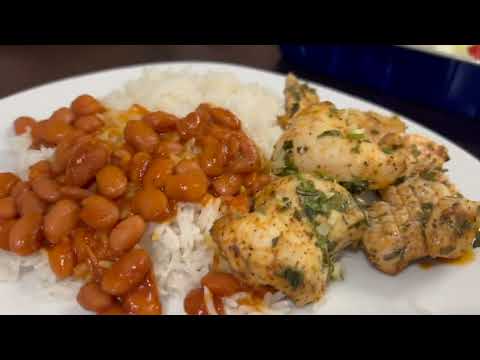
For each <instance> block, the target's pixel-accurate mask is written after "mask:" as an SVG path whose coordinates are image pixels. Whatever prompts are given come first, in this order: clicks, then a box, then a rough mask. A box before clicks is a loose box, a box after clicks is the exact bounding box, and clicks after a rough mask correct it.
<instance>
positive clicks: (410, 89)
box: [280, 45, 480, 118]
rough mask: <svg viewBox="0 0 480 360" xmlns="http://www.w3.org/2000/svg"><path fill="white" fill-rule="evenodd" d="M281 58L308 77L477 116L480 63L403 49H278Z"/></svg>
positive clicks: (407, 48) (324, 46)
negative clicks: (367, 88)
mask: <svg viewBox="0 0 480 360" xmlns="http://www.w3.org/2000/svg"><path fill="white" fill-rule="evenodd" d="M280 47H281V50H282V54H283V56H284V59H285V60H286V61H287V62H288V63H290V64H292V65H293V66H294V67H298V68H299V69H301V70H303V71H307V72H311V73H312V74H318V75H327V76H329V77H331V78H334V79H339V80H344V81H349V82H351V83H354V84H357V85H363V86H367V87H370V88H374V89H376V90H379V91H382V92H383V93H385V94H389V95H394V96H398V97H399V98H402V99H405V100H408V101H414V102H417V103H421V104H426V105H430V106H433V107H435V108H439V109H442V110H446V111H449V112H454V113H458V114H462V115H465V116H467V117H470V118H480V65H478V64H475V63H473V62H468V61H464V60H460V59H458V58H454V57H450V56H446V55H438V54H435V53H432V52H426V51H421V50H418V49H412V48H409V47H402V46H388V45H361V46H360V45H281V46H280Z"/></svg>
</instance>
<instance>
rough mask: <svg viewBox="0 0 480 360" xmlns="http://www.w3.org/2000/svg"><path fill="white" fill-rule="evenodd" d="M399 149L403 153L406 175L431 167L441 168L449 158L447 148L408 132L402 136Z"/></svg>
mask: <svg viewBox="0 0 480 360" xmlns="http://www.w3.org/2000/svg"><path fill="white" fill-rule="evenodd" d="M401 151H402V152H403V153H404V154H405V157H406V164H407V171H406V175H407V176H412V175H415V174H420V173H422V172H425V171H429V170H431V169H441V168H442V167H443V164H444V163H446V162H447V161H449V160H450V157H449V156H448V151H447V148H446V147H445V146H443V145H439V144H436V143H435V142H434V141H432V140H430V139H427V138H426V137H424V136H421V135H416V134H409V135H406V136H405V137H404V138H403V143H402V149H401Z"/></svg>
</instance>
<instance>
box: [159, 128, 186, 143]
mask: <svg viewBox="0 0 480 360" xmlns="http://www.w3.org/2000/svg"><path fill="white" fill-rule="evenodd" d="M158 137H159V138H160V141H167V142H176V143H179V142H181V140H182V139H181V137H180V134H179V133H178V132H177V131H176V130H175V131H173V132H166V133H159V134H158Z"/></svg>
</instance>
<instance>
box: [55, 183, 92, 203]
mask: <svg viewBox="0 0 480 360" xmlns="http://www.w3.org/2000/svg"><path fill="white" fill-rule="evenodd" d="M60 194H61V196H62V197H63V198H66V199H70V200H83V199H86V198H88V197H89V196H92V195H93V194H92V192H91V191H88V190H85V189H82V188H81V187H78V186H62V187H60Z"/></svg>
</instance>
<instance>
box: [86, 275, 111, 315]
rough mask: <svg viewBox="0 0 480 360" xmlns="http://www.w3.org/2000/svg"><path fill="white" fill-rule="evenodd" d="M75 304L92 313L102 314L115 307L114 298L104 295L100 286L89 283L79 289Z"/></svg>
mask: <svg viewBox="0 0 480 360" xmlns="http://www.w3.org/2000/svg"><path fill="white" fill-rule="evenodd" d="M77 302H78V303H79V304H80V305H81V306H82V307H83V308H84V309H85V310H89V311H94V312H102V311H106V310H107V309H110V308H111V307H112V306H114V305H115V300H114V298H113V297H112V296H111V295H110V294H107V293H105V292H104V291H103V290H102V288H101V287H100V285H98V284H97V283H94V282H89V283H86V284H85V285H83V286H82V287H81V288H80V291H79V292H78V295H77Z"/></svg>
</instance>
